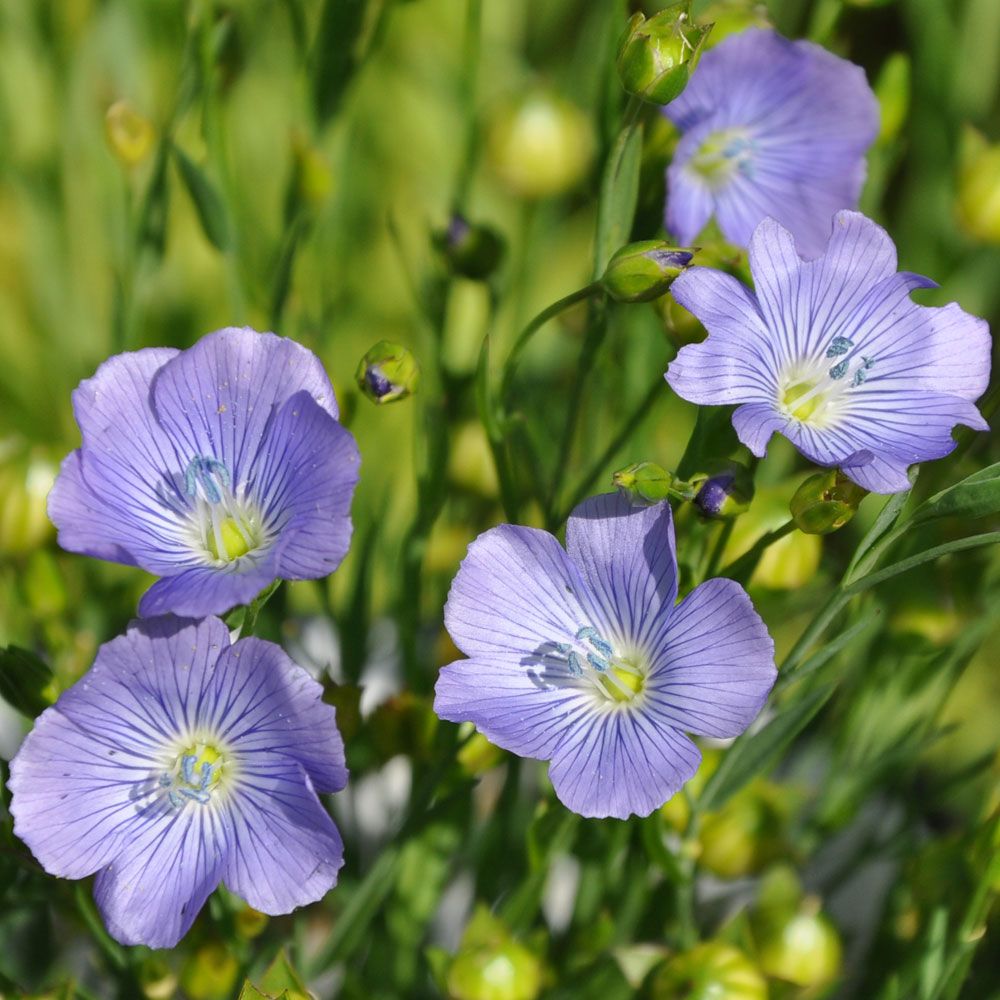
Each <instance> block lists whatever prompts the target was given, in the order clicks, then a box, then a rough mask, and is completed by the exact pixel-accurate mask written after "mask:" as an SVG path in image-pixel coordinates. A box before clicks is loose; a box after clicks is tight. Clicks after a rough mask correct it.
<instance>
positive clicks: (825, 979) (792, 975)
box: [755, 896, 841, 987]
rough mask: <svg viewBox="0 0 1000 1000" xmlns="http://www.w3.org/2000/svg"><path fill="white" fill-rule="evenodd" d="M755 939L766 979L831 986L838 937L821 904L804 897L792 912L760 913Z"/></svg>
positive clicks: (838, 955) (838, 954)
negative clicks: (821, 909) (768, 977)
mask: <svg viewBox="0 0 1000 1000" xmlns="http://www.w3.org/2000/svg"><path fill="white" fill-rule="evenodd" d="M755 937H756V940H757V945H758V952H759V957H760V967H761V969H763V971H764V972H766V973H767V974H768V975H769V976H774V977H775V978H776V979H784V980H785V981H786V982H790V983H794V984H795V985H796V986H805V987H810V986H820V985H823V984H825V983H830V982H832V981H833V980H834V979H836V977H837V973H838V972H839V971H840V958H841V946H840V935H839V934H838V933H837V929H836V927H834V925H833V923H832V922H831V920H830V919H829V917H827V916H826V915H825V914H824V913H822V912H820V901H819V899H817V898H816V897H815V896H807V897H806V898H805V899H804V900H803V901H802V903H801V905H800V906H799V908H798V909H797V910H795V911H792V912H782V911H780V910H779V911H778V912H773V913H768V912H766V911H765V912H763V913H761V914H760V916H759V918H758V919H757V929H756V932H755Z"/></svg>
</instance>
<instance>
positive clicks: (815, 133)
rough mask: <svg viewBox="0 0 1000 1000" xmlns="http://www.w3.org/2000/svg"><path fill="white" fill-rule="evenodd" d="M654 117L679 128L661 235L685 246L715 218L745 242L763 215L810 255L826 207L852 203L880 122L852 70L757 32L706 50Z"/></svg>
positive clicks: (809, 46)
mask: <svg viewBox="0 0 1000 1000" xmlns="http://www.w3.org/2000/svg"><path fill="white" fill-rule="evenodd" d="M664 114H666V115H667V116H668V117H669V118H671V120H673V122H674V123H675V124H676V125H677V127H678V128H679V129H680V130H681V131H682V132H683V133H684V137H683V138H682V139H681V141H680V143H679V145H678V146H677V151H676V154H675V156H674V159H673V162H672V164H671V166H670V168H669V170H668V171H667V206H666V226H667V229H668V231H669V232H670V233H672V234H673V235H674V236H676V237H678V238H679V239H680V240H681V242H682V243H692V242H694V241H695V238H696V237H697V236H698V233H699V232H700V231H701V229H702V227H703V226H704V225H705V223H706V222H708V220H709V218H711V217H712V216H713V215H714V216H715V218H716V219H717V220H718V223H719V226H720V228H721V229H722V232H723V233H724V234H725V236H726V238H727V239H728V240H730V241H731V242H733V243H736V244H738V245H739V246H746V245H747V243H748V241H749V240H750V236H751V234H752V233H753V231H754V227H755V226H756V225H757V224H758V223H759V222H760V221H761V220H762V219H764V218H766V217H768V216H770V217H773V218H775V219H777V220H778V221H779V222H780V223H782V225H784V226H786V227H788V228H789V229H790V230H791V231H792V233H794V235H795V239H796V242H797V243H798V245H799V248H800V249H801V250H802V252H803V253H804V254H806V255H807V256H810V257H814V256H816V255H818V254H820V253H822V251H823V246H824V244H825V242H826V239H827V237H828V235H829V233H830V222H831V219H832V218H833V215H834V213H835V212H836V211H837V210H838V209H842V208H854V207H855V206H856V205H857V203H858V195H859V194H860V192H861V185H862V183H863V182H864V178H865V151H866V150H867V149H868V147H869V146H870V145H871V144H872V142H873V141H874V139H875V136H876V134H877V133H878V128H879V116H878V104H877V102H876V100H875V95H874V94H873V93H872V91H871V88H870V87H869V86H868V83H867V81H866V80H865V75H864V71H863V70H862V69H861V68H860V67H858V66H855V65H853V64H852V63H849V62H847V61H846V60H844V59H840V58H838V57H837V56H835V55H833V54H832V53H830V52H827V51H826V50H825V49H822V48H820V47H819V46H818V45H814V44H813V43H812V42H805V41H798V42H790V41H788V39H786V38H782V37H781V36H780V35H778V34H776V33H775V32H773V31H767V30H761V29H752V30H750V31H745V32H743V33H742V34H740V35H736V36H734V37H732V38H729V39H727V40H726V41H724V42H723V43H722V44H721V45H719V46H718V47H716V48H714V49H712V50H711V51H710V52H706V53H705V55H704V56H703V57H702V60H701V62H700V64H699V66H698V69H697V70H696V71H695V73H694V75H693V76H692V77H691V82H690V83H689V84H688V86H687V88H686V89H685V91H684V93H683V94H682V95H681V96H680V97H679V98H678V99H677V100H676V101H674V102H672V103H671V104H669V105H667V107H666V108H665V109H664Z"/></svg>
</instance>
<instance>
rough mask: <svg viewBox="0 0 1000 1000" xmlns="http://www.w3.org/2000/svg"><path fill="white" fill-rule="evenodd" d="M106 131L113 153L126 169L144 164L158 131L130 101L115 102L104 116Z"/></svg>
mask: <svg viewBox="0 0 1000 1000" xmlns="http://www.w3.org/2000/svg"><path fill="white" fill-rule="evenodd" d="M104 131H105V134H106V135H107V138H108V145H109V146H110V147H111V152H113V153H114V154H115V156H116V157H118V160H119V162H120V163H122V164H124V165H125V166H126V167H134V166H136V165H137V164H139V163H142V161H143V160H144V159H146V157H147V156H148V155H149V153H150V150H152V148H153V141H154V139H155V138H156V130H155V129H154V128H153V123H152V122H151V121H150V120H149V119H148V118H144V117H143V116H142V115H141V114H139V112H138V111H136V110H135V108H133V107H132V105H131V104H129V102H128V101H125V100H121V101H115V103H114V104H112V105H111V107H110V108H108V110H107V111H106V112H105V114H104Z"/></svg>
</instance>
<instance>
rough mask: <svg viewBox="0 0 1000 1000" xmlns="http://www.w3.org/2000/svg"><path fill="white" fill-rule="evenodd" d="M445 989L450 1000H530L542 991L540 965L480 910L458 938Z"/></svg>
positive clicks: (500, 923) (500, 922) (523, 947)
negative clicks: (459, 938)
mask: <svg viewBox="0 0 1000 1000" xmlns="http://www.w3.org/2000/svg"><path fill="white" fill-rule="evenodd" d="M447 986H448V995H449V996H450V997H452V998H453V1000H534V998H535V997H537V996H538V994H539V993H540V992H541V990H542V963H541V962H540V961H539V960H538V958H537V957H536V956H535V955H534V954H533V953H532V952H531V951H529V950H528V948H526V947H525V946H524V945H523V944H521V943H520V942H518V941H516V940H515V939H514V937H513V936H512V935H511V933H510V931H509V930H508V928H507V927H506V926H505V925H504V924H503V922H502V921H501V920H500V919H499V918H497V917H495V916H493V914H491V913H490V912H489V911H488V910H487V909H485V908H484V907H480V908H479V909H477V910H476V912H475V913H474V914H473V916H472V919H471V920H470V921H469V924H468V926H467V927H466V929H465V933H464V934H463V935H462V942H461V944H460V946H459V950H458V954H457V955H456V956H455V958H454V960H453V961H452V963H451V967H450V968H449V969H448V975H447Z"/></svg>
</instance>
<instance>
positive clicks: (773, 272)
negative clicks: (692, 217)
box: [666, 212, 991, 493]
mask: <svg viewBox="0 0 1000 1000" xmlns="http://www.w3.org/2000/svg"><path fill="white" fill-rule="evenodd" d="M750 270H751V273H752V274H753V278H754V283H755V285H756V291H755V292H754V291H751V290H750V289H748V288H747V287H746V286H744V285H743V284H741V283H740V282H739V281H737V280H736V279H735V278H733V277H731V276H730V275H728V274H724V273H723V272H721V271H716V270H714V269H711V268H702V267H695V268H691V269H690V270H688V271H687V272H686V273H685V274H683V275H681V277H680V278H678V279H677V281H675V282H674V285H673V287H672V289H671V292H672V294H673V295H674V297H675V298H676V299H677V301H678V302H679V303H680V304H681V305H682V306H684V307H685V308H686V309H688V310H690V311H691V312H692V313H694V315H695V316H697V317H698V319H699V320H701V322H702V323H703V324H704V326H705V327H706V329H707V330H708V333H709V336H708V339H707V340H705V341H704V342H703V343H700V344H694V345H689V346H686V347H684V348H682V349H681V351H680V352H679V353H678V355H677V357H676V359H675V360H674V361H673V362H672V363H671V364H670V366H669V368H668V370H667V373H666V379H667V382H668V383H669V384H670V386H671V387H672V388H673V389H674V391H675V392H676V393H677V394H678V395H679V396H682V397H683V398H684V399H687V400H690V401H691V402H693V403H698V404H702V405H731V404H739V405H738V409H737V410H736V411H735V413H734V415H733V425H734V427H735V428H736V432H737V434H738V436H739V439H740V440H741V441H742V442H743V443H744V444H745V445H746V446H747V447H748V448H749V449H750V450H751V451H752V452H753V453H754V454H755V455H757V456H763V455H764V454H765V453H766V450H767V442H768V440H769V439H770V437H771V435H772V434H774V433H775V432H777V433H781V434H783V435H784V436H785V437H787V438H788V439H789V440H790V441H792V443H793V444H794V445H795V446H796V447H797V448H798V449H799V451H801V452H802V454H803V455H805V456H806V457H807V458H809V459H810V460H811V461H813V462H815V463H817V464H818V465H822V466H829V467H832V466H839V467H840V468H841V469H842V470H843V471H844V472H845V473H846V474H847V475H848V476H849V477H850V478H851V479H853V480H854V481H855V482H856V483H858V485H860V486H862V487H864V488H865V489H868V490H871V491H872V492H875V493H895V492H899V491H902V490H906V489H909V485H910V484H909V479H908V478H907V468H908V467H909V466H910V465H912V464H914V463H917V462H923V461H927V460H931V459H937V458H942V457H944V456H945V455H947V454H948V453H949V452H951V451H952V450H953V449H954V447H955V441H954V439H953V438H952V433H951V432H952V429H953V428H954V427H955V426H956V425H957V424H964V425H966V426H968V427H971V428H973V429H975V430H988V429H989V427H988V425H987V423H986V421H985V420H984V419H983V417H982V415H981V414H980V413H979V411H978V409H976V407H975V405H973V404H974V401H975V400H976V399H978V398H979V397H980V396H981V395H982V394H983V392H985V390H986V387H987V384H988V382H989V375H990V350H991V341H990V334H989V328H988V326H987V324H986V322H985V321H984V320H982V319H979V318H977V317H975V316H971V315H970V314H968V313H966V312H963V311H962V309H961V308H959V306H958V305H957V304H956V303H954V302H953V303H950V304H949V305H946V306H941V307H930V306H921V305H917V304H916V303H915V302H913V301H912V300H911V299H910V297H909V296H910V292H912V291H913V290H914V289H917V288H928V287H934V282H933V281H930V280H929V279H927V278H924V277H921V276H920V275H916V274H910V273H907V272H900V273H897V271H896V248H895V246H894V244H893V242H892V240H891V238H890V237H889V235H888V234H887V233H886V232H885V230H884V229H882V227H881V226H878V225H876V224H875V223H874V222H872V221H871V220H870V219H868V218H866V217H865V216H864V215H862V214H860V213H858V212H838V213H837V215H836V216H835V218H834V220H833V227H832V235H831V236H830V239H829V242H828V244H827V249H826V253H825V254H824V255H823V256H822V257H820V258H818V259H816V260H811V261H806V260H804V259H803V258H802V257H801V256H800V255H799V254H798V252H797V251H796V246H795V242H794V240H793V237H792V235H791V233H789V232H788V231H787V230H786V229H784V227H782V226H781V225H780V224H779V223H778V222H776V221H775V220H773V219H766V220H765V221H764V222H762V223H761V224H760V225H759V226H758V227H757V229H756V231H755V232H754V235H753V239H752V240H751V243H750Z"/></svg>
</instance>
